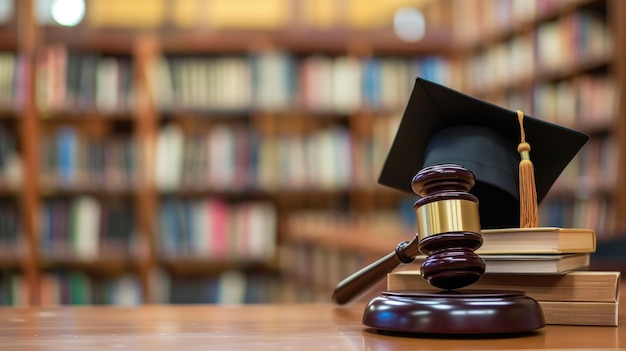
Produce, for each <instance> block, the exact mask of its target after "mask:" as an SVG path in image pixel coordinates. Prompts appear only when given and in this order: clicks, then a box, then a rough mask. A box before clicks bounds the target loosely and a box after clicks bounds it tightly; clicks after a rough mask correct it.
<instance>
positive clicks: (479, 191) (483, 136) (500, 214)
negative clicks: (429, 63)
mask: <svg viewBox="0 0 626 351" xmlns="http://www.w3.org/2000/svg"><path fill="white" fill-rule="evenodd" d="M523 121H524V122H523V123H524V130H525V135H526V141H527V142H528V144H530V147H531V151H530V159H531V161H532V162H533V165H534V169H535V184H536V190H537V201H538V202H541V200H543V198H544V197H545V195H546V194H547V192H548V190H550V187H551V186H552V184H554V182H555V181H556V179H557V178H558V176H559V175H560V174H561V172H562V171H563V169H564V168H565V167H566V166H567V165H568V164H569V162H570V161H571V159H572V158H573V157H574V156H575V155H576V154H577V153H578V151H579V150H580V148H581V147H582V146H583V145H584V144H585V142H586V141H587V140H588V139H589V136H587V135H585V134H583V133H580V132H578V131H574V130H571V129H568V128H565V127H562V126H559V125H556V124H553V123H549V122H546V121H542V120H539V119H536V118H533V117H530V116H524V119H523ZM520 139H521V137H520V124H519V120H518V116H517V113H516V112H515V111H511V110H508V109H505V108H502V107H499V106H496V105H494V104H490V103H488V102H485V101H482V100H480V99H477V98H474V97H471V96H469V95H466V94H463V93H460V92H458V91H455V90H453V89H450V88H447V87H445V86H442V85H439V84H436V83H433V82H430V81H427V80H424V79H422V78H418V79H417V80H416V83H415V87H414V88H413V92H412V94H411V98H410V99H409V102H408V105H407V107H406V110H405V112H404V116H403V117H402V121H401V122H400V127H399V128H398V132H397V134H396V137H395V140H394V142H393V145H392V146H391V149H390V151H389V154H388V155H387V160H386V161H385V164H384V166H383V170H382V173H381V175H380V178H379V180H378V182H379V183H380V184H383V185H387V186H390V187H392V188H396V189H399V190H402V191H406V192H410V193H413V191H412V190H411V180H412V179H413V177H414V176H415V175H416V174H417V173H418V172H419V171H420V170H421V169H422V168H424V167H427V166H432V165H436V164H444V163H455V164H458V165H460V166H463V167H465V168H467V169H469V170H470V171H471V172H472V173H474V176H475V178H476V185H475V186H474V188H472V190H471V193H473V194H474V195H476V197H478V201H479V211H480V220H481V226H482V227H483V228H485V229H487V228H516V227H519V223H520V219H519V218H520V215H519V207H520V205H519V185H518V183H519V173H518V167H519V160H520V155H519V153H518V152H517V146H518V144H519V143H520Z"/></svg>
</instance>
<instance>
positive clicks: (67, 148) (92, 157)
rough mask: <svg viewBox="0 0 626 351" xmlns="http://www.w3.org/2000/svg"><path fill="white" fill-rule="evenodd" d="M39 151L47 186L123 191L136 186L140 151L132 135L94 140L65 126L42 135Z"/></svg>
mask: <svg viewBox="0 0 626 351" xmlns="http://www.w3.org/2000/svg"><path fill="white" fill-rule="evenodd" d="M39 150H40V155H41V158H40V165H39V169H40V174H39V180H40V182H41V184H42V185H43V186H44V187H53V188H54V187H59V188H64V187H87V188H114V189H119V188H122V189H123V188H128V187H130V186H133V185H135V184H136V183H135V177H136V172H137V171H136V167H137V162H138V161H137V152H138V151H137V150H138V148H137V145H136V142H135V138H134V137H133V136H132V135H124V134H115V135H112V136H105V137H94V136H91V135H88V134H85V133H81V132H80V131H79V130H78V129H77V128H76V127H74V126H69V125H68V126H61V127H60V128H58V129H56V130H53V131H50V132H49V133H46V134H44V135H42V137H41V139H40V141H39Z"/></svg>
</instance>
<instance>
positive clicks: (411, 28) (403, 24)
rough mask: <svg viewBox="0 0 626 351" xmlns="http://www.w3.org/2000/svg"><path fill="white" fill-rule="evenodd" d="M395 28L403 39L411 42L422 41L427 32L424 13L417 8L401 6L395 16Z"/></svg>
mask: <svg viewBox="0 0 626 351" xmlns="http://www.w3.org/2000/svg"><path fill="white" fill-rule="evenodd" d="M393 29H394V31H395V32H396V35H397V36H398V38H400V39H401V40H403V41H406V42H410V43H414V42H417V41H420V40H421V39H422V38H423V37H424V35H425V34H426V23H425V21H424V15H422V12H421V11H420V10H418V9H415V8H410V7H405V8H400V9H398V10H397V11H396V13H395V14H394V16H393Z"/></svg>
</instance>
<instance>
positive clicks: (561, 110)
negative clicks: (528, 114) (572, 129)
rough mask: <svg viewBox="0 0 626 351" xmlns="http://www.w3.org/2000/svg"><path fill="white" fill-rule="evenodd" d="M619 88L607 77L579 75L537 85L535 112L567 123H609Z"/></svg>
mask: <svg viewBox="0 0 626 351" xmlns="http://www.w3.org/2000/svg"><path fill="white" fill-rule="evenodd" d="M616 92H617V88H616V85H615V82H614V81H613V79H612V78H610V77H607V76H594V75H580V76H577V77H575V78H572V79H571V80H562V81H559V82H557V83H542V84H537V85H536V86H535V87H534V88H533V91H532V110H530V111H532V114H533V115H535V116H538V118H541V119H545V120H547V121H550V122H553V123H556V124H560V125H565V126H583V127H584V126H608V125H609V122H611V121H612V120H613V116H614V113H615V110H616V106H617V98H616Z"/></svg>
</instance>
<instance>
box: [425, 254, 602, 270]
mask: <svg viewBox="0 0 626 351" xmlns="http://www.w3.org/2000/svg"><path fill="white" fill-rule="evenodd" d="M481 257H482V259H483V260H484V261H485V273H509V274H562V273H565V272H569V271H573V270H577V269H586V268H587V267H589V263H590V254H584V253H583V254H563V255H481ZM425 260H426V256H424V255H420V256H417V257H416V258H415V260H414V261H413V263H417V264H418V265H421V264H422V262H424V261H425Z"/></svg>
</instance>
